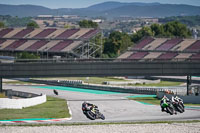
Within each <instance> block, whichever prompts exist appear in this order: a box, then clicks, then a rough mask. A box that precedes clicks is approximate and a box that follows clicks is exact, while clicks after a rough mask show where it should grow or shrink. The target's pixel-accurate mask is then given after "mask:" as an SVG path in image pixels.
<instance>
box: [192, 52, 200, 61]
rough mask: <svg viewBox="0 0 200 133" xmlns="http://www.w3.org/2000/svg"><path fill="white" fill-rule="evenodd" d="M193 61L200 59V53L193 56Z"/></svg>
mask: <svg viewBox="0 0 200 133" xmlns="http://www.w3.org/2000/svg"><path fill="white" fill-rule="evenodd" d="M191 59H198V60H199V59H200V53H197V54H193V55H192V57H191Z"/></svg>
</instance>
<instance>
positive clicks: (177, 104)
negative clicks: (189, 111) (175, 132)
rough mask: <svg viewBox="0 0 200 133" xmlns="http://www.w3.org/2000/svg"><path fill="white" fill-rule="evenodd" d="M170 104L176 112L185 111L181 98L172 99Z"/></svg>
mask: <svg viewBox="0 0 200 133" xmlns="http://www.w3.org/2000/svg"><path fill="white" fill-rule="evenodd" d="M172 104H173V106H174V107H175V109H176V110H177V111H178V112H180V113H183V112H184V111H185V106H184V104H183V100H182V99H174V100H173V102H172Z"/></svg>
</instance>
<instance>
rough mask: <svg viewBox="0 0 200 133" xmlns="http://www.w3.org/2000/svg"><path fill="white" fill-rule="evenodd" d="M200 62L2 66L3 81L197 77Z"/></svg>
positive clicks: (45, 63)
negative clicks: (26, 78)
mask: <svg viewBox="0 0 200 133" xmlns="http://www.w3.org/2000/svg"><path fill="white" fill-rule="evenodd" d="M199 68H200V62H169V61H167V62H165V61H163V62H162V61H160V62H148V61H135V62H134V61H124V62H120V61H99V62H96V61H95V60H94V61H93V60H91V61H80V62H78V61H77V62H75V61H74V62H70V61H68V62H67V61H66V62H62V63H53V62H35V63H33V62H28V63H25V62H21V63H20V62H17V63H9V64H8V63H2V64H1V65H0V75H1V77H3V78H16V77H18V78H23V77H28V78H30V77H98V76H152V75H154V76H185V75H193V76H195V75H196V76H198V75H200V69H199Z"/></svg>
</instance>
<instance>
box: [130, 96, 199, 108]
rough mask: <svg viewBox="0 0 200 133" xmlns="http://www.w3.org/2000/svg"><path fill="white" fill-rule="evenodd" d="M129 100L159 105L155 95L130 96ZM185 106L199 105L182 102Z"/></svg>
mask: <svg viewBox="0 0 200 133" xmlns="http://www.w3.org/2000/svg"><path fill="white" fill-rule="evenodd" d="M128 99H130V100H135V101H138V102H143V103H148V104H153V105H160V100H159V99H158V98H157V97H133V98H132V97H130V98H128ZM184 105H185V106H200V104H184Z"/></svg>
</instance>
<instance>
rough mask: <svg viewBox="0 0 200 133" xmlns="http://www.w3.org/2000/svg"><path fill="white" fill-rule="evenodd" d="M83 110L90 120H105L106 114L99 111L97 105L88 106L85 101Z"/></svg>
mask: <svg viewBox="0 0 200 133" xmlns="http://www.w3.org/2000/svg"><path fill="white" fill-rule="evenodd" d="M82 111H83V114H85V115H86V117H87V118H89V119H90V120H95V119H102V120H105V116H104V115H103V114H102V113H100V112H99V109H98V107H97V106H92V107H87V105H86V104H84V103H83V104H82Z"/></svg>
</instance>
